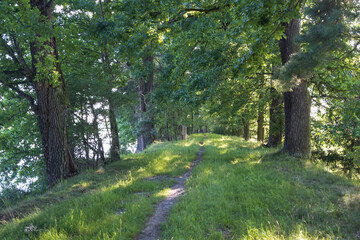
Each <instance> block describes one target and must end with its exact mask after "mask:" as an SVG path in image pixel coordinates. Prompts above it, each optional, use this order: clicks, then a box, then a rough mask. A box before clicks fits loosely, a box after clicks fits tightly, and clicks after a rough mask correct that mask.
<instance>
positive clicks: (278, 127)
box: [266, 88, 284, 147]
mask: <svg viewBox="0 0 360 240" xmlns="http://www.w3.org/2000/svg"><path fill="white" fill-rule="evenodd" d="M270 92H271V103H270V121H269V125H270V126H269V139H268V142H267V144H266V146H267V147H276V146H278V145H280V144H281V139H282V135H283V124H284V120H283V119H284V116H283V106H282V105H283V97H282V96H281V94H280V93H278V92H277V91H276V89H275V88H271V89H270Z"/></svg>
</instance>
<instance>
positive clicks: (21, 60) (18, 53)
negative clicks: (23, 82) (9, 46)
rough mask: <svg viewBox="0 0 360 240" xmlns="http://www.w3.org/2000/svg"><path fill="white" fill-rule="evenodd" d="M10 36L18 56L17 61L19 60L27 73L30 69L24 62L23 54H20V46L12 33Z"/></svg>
mask: <svg viewBox="0 0 360 240" xmlns="http://www.w3.org/2000/svg"><path fill="white" fill-rule="evenodd" d="M11 38H12V40H13V42H14V46H15V49H16V53H17V55H18V56H19V61H20V63H21V65H22V66H23V68H24V69H25V71H26V72H27V73H28V74H29V73H30V72H31V71H30V68H29V66H28V65H27V64H26V61H25V59H24V56H23V54H22V51H21V48H20V46H19V44H18V42H17V40H16V38H15V36H14V35H12V36H11Z"/></svg>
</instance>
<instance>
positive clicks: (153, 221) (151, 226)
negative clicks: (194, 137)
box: [135, 136, 206, 240]
mask: <svg viewBox="0 0 360 240" xmlns="http://www.w3.org/2000/svg"><path fill="white" fill-rule="evenodd" d="M205 138H206V136H205ZM200 144H201V146H202V147H201V149H200V151H199V152H198V154H197V158H196V160H195V161H194V162H192V163H191V165H190V168H189V170H188V171H187V172H186V173H184V174H183V175H181V176H180V177H177V178H175V179H176V180H177V183H176V184H175V185H173V186H172V187H171V190H170V191H169V192H168V193H167V195H166V198H165V199H164V200H163V201H162V202H160V203H158V204H157V206H156V210H155V213H154V215H153V216H152V217H150V219H149V220H148V222H147V223H146V226H145V228H144V229H143V230H142V232H141V233H140V234H139V235H138V236H137V237H136V238H135V239H136V240H157V239H159V238H160V234H161V232H160V225H161V224H162V223H163V222H165V221H166V218H167V215H168V213H169V211H170V208H171V207H172V206H173V205H174V204H175V203H176V201H177V200H178V198H179V197H180V196H181V195H183V194H184V193H185V182H186V180H187V179H188V178H189V177H190V175H191V172H192V170H193V169H194V167H195V166H196V165H197V164H198V163H199V162H200V161H201V159H202V155H203V153H204V150H205V147H204V146H203V142H200Z"/></svg>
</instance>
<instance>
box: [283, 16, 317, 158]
mask: <svg viewBox="0 0 360 240" xmlns="http://www.w3.org/2000/svg"><path fill="white" fill-rule="evenodd" d="M285 28H286V30H285V35H286V39H285V38H283V39H281V40H280V42H279V46H280V51H281V60H282V63H283V64H286V62H287V61H288V60H289V59H290V57H291V54H293V53H295V52H297V51H298V47H297V46H296V44H295V43H294V38H295V37H296V36H297V35H298V34H299V32H300V20H299V19H293V20H292V21H291V22H290V23H288V24H285ZM310 104H311V102H310V97H309V92H308V87H307V82H306V80H305V79H300V80H299V83H298V84H297V85H296V86H295V87H293V88H292V91H290V92H286V93H284V110H285V141H284V148H283V152H286V153H288V154H290V155H292V156H295V157H302V158H309V157H310V153H311V143H310Z"/></svg>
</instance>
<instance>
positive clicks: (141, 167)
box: [0, 135, 203, 240]
mask: <svg viewBox="0 0 360 240" xmlns="http://www.w3.org/2000/svg"><path fill="white" fill-rule="evenodd" d="M202 140H203V136H201V135H194V136H192V137H190V138H189V139H188V140H186V141H178V142H173V143H158V144H154V145H153V146H151V147H150V148H148V149H147V150H145V151H144V152H143V153H141V154H130V155H127V156H124V157H123V159H122V160H120V161H118V162H114V163H113V164H111V165H109V166H106V167H105V168H104V169H100V170H98V171H87V172H85V173H82V174H81V175H79V176H76V177H74V178H71V179H68V180H65V181H63V182H61V183H60V184H58V185H57V186H56V187H55V188H54V189H52V190H51V191H49V192H47V193H45V194H43V195H40V196H37V197H32V198H29V199H26V200H24V201H22V202H20V203H18V204H16V205H14V206H8V207H7V208H6V209H2V210H1V213H0V214H2V215H5V214H7V215H9V216H11V215H12V216H18V218H15V219H12V220H11V221H10V222H8V223H6V224H3V225H0V239H4V240H6V239H8V240H14V239H132V238H133V237H134V236H135V235H136V234H137V233H138V232H139V231H140V230H141V229H142V228H143V226H144V224H145V223H146V221H147V218H148V217H149V216H150V215H151V214H152V212H153V210H154V204H155V203H157V202H159V201H160V200H161V199H163V198H164V192H166V189H168V188H169V187H170V186H171V185H172V184H173V183H174V180H171V179H168V180H166V179H164V180H163V181H147V180H146V178H148V177H151V176H154V175H169V176H178V175H181V174H182V173H184V172H186V170H187V169H188V167H189V166H190V163H191V162H192V161H194V160H195V158H196V153H197V151H198V150H199V149H200V145H199V142H200V141H202Z"/></svg>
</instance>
